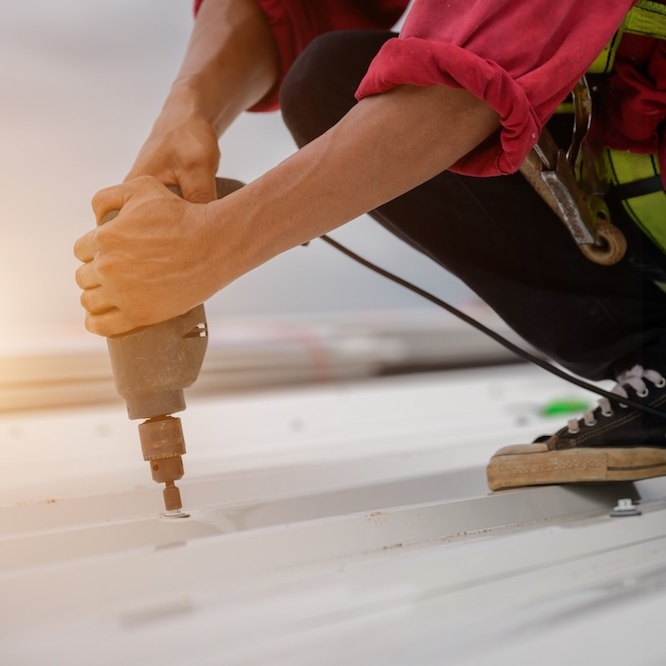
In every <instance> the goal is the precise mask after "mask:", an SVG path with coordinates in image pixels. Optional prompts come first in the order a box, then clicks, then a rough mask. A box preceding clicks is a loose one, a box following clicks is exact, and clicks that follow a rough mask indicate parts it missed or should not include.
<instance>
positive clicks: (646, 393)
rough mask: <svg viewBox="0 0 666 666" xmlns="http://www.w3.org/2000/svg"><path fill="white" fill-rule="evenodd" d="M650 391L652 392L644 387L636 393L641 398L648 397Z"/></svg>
mask: <svg viewBox="0 0 666 666" xmlns="http://www.w3.org/2000/svg"><path fill="white" fill-rule="evenodd" d="M648 393H650V391H648V390H647V389H643V390H642V391H637V392H636V395H637V396H638V397H639V398H646V397H647V395H648Z"/></svg>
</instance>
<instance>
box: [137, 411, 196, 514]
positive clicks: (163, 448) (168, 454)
mask: <svg viewBox="0 0 666 666" xmlns="http://www.w3.org/2000/svg"><path fill="white" fill-rule="evenodd" d="M139 438H140V439H141V451H142V453H143V459H144V460H145V461H146V462H149V463H150V472H151V474H152V477H153V481H155V482H156V483H164V484H166V487H165V488H164V491H163V494H164V506H165V508H166V510H167V511H175V510H178V509H180V508H181V507H182V502H181V499H180V491H179V490H178V488H177V487H176V485H175V484H174V482H175V481H177V480H178V479H181V478H182V477H183V474H184V469H183V459H182V458H181V456H182V455H184V453H185V438H184V437H183V429H182V427H181V423H180V419H179V418H176V417H173V416H165V417H162V418H157V419H148V420H147V421H144V422H143V423H142V424H140V425H139Z"/></svg>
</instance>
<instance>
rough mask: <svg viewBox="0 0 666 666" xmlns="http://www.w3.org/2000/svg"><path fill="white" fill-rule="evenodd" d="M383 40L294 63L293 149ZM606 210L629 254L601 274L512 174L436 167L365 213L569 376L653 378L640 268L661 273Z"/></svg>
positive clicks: (320, 42) (325, 50) (650, 287)
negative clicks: (468, 173) (639, 367)
mask: <svg viewBox="0 0 666 666" xmlns="http://www.w3.org/2000/svg"><path fill="white" fill-rule="evenodd" d="M391 36H393V35H392V34H391V33H389V32H385V31H361V30H358V31H356V30H354V31H340V32H333V33H329V34H327V35H324V36H322V37H320V38H318V39H317V40H315V42H313V43H312V44H311V45H310V46H309V47H308V48H307V49H306V51H305V52H304V53H303V54H302V55H301V56H300V57H299V59H298V60H297V61H296V63H295V64H294V66H293V67H292V69H291V71H290V73H289V75H288V77H287V79H286V81H285V83H284V86H283V88H282V94H281V108H282V113H283V116H284V119H285V122H286V124H287V126H288V128H289V130H290V131H291V133H292V134H293V136H294V139H295V140H296V142H297V144H298V145H299V146H302V145H304V144H306V143H308V142H309V141H312V140H313V139H314V138H316V137H318V136H319V135H321V134H322V133H323V132H325V131H326V130H327V129H329V128H330V127H331V126H332V125H334V124H335V123H337V121H338V120H339V119H340V118H341V117H342V116H343V115H345V114H346V113H347V112H348V111H349V109H350V108H351V107H352V106H353V105H354V104H355V100H354V92H355V90H356V88H357V86H358V84H359V82H360V80H361V78H362V77H363V75H364V74H365V72H366V70H367V68H368V66H369V63H370V61H371V60H372V58H373V57H374V56H375V54H376V53H377V51H378V50H379V48H380V47H381V45H382V44H383V43H384V42H385V41H386V40H387V39H388V38H390V37H391ZM554 122H555V121H554ZM558 122H561V121H558ZM549 128H550V129H551V131H552V132H553V134H554V135H555V136H556V137H557V135H558V134H562V129H563V128H562V127H558V126H556V125H555V124H553V125H552V127H551V126H549ZM567 131H568V128H567ZM565 133H566V132H565ZM568 138H569V137H568V136H567V142H568ZM611 206H612V210H611V214H612V220H613V222H614V223H615V224H617V225H618V226H621V227H622V228H623V229H624V230H625V232H626V235H627V236H628V241H629V251H628V254H627V257H626V258H625V259H623V260H622V261H620V262H619V263H617V264H615V265H614V266H610V267H607V266H598V265H596V264H594V263H592V262H591V261H589V260H588V259H586V258H585V257H584V256H583V255H582V254H581V252H580V251H579V250H578V248H577V247H576V245H575V243H574V241H573V240H572V238H571V236H570V234H569V232H568V231H567V230H566V228H565V226H564V224H563V223H562V222H561V221H560V220H559V219H558V218H557V217H556V216H555V215H554V214H553V213H552V212H551V210H550V209H549V208H548V206H547V205H546V204H544V202H543V201H542V200H541V198H540V197H539V196H538V195H537V194H536V193H535V192H534V191H533V190H532V188H531V186H530V185H529V184H528V183H527V182H526V181H525V180H524V179H523V177H522V176H521V175H519V174H515V175H511V176H501V177H493V178H473V177H465V176H459V175H456V174H453V173H450V172H448V171H447V172H444V173H441V174H440V175H438V176H436V177H435V178H433V179H432V180H430V181H428V182H426V183H424V184H423V185H421V186H419V187H417V188H415V189H414V190H412V191H411V192H408V193H407V194H405V195H403V196H401V197H398V198H397V199H394V200H393V201H391V202H389V203H387V204H386V205H384V206H382V207H380V208H379V209H377V210H375V211H372V212H371V215H372V217H373V218H375V219H376V220H377V221H378V222H380V223H381V224H382V225H383V226H384V227H386V228H387V229H389V230H390V231H392V232H393V233H394V234H396V235H397V236H399V237H400V238H401V239H403V240H404V241H405V242H407V243H409V244H410V245H411V246H413V247H415V248H417V249H418V250H420V251H421V252H423V253H424V254H426V255H427V256H429V257H431V258H432V259H433V260H434V261H436V262H437V263H438V264H440V265H441V266H442V267H443V268H445V269H446V270H448V271H450V272H451V273H453V274H454V275H456V276H457V277H458V278H460V279H461V280H462V281H463V282H465V283H466V284H467V285H468V286H469V287H470V288H471V289H472V290H473V291H474V292H475V293H476V294H478V295H479V297H481V298H482V299H483V300H484V301H485V302H486V303H488V304H489V305H490V306H491V307H492V308H493V309H494V310H495V311H496V312H497V313H498V314H499V315H500V316H501V317H502V319H503V320H504V321H506V322H507V324H508V325H509V326H511V327H512V328H513V329H514V330H515V331H516V332H517V333H518V334H519V335H521V336H522V337H523V338H524V339H525V340H527V341H528V342H529V343H530V344H532V345H533V346H534V347H535V348H537V349H539V350H541V351H542V352H543V353H544V354H546V355H547V356H548V357H550V358H551V359H552V360H554V361H556V362H558V363H560V364H561V365H563V366H564V367H566V368H567V369H569V370H570V371H572V372H574V373H576V374H578V375H581V376H583V377H587V378H589V379H594V380H597V379H605V378H615V376H616V375H617V373H618V372H621V371H622V370H625V369H628V368H629V367H632V366H633V365H634V364H636V363H641V364H643V365H644V366H646V367H649V368H655V369H661V370H662V372H663V371H666V294H665V293H664V292H662V291H661V290H660V289H659V288H658V287H656V286H655V284H654V282H653V280H652V277H651V270H652V269H654V270H657V271H659V270H663V269H664V266H663V261H662V259H663V257H662V256H660V253H659V252H658V251H656V249H655V248H654V247H653V246H652V245H650V243H649V242H648V241H647V239H645V238H644V237H643V235H642V234H641V233H640V232H638V231H637V230H636V228H635V227H634V225H633V224H632V223H631V222H630V221H629V220H628V219H627V218H626V216H625V215H624V212H623V211H622V210H621V208H619V207H618V206H613V205H612V204H611ZM613 209H614V210H613ZM665 223H666V221H665ZM646 246H649V247H646ZM641 267H642V268H641ZM650 267H652V268H650Z"/></svg>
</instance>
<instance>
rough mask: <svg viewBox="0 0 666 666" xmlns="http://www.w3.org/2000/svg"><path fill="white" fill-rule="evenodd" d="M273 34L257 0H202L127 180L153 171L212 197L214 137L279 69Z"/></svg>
mask: <svg viewBox="0 0 666 666" xmlns="http://www.w3.org/2000/svg"><path fill="white" fill-rule="evenodd" d="M279 66H280V65H279V55H278V50H277V46H276V43H275V40H274V38H273V34H272V32H271V30H270V27H269V25H268V21H267V19H266V17H265V16H264V14H263V12H262V11H261V10H260V9H259V7H258V6H257V3H256V2H255V0H206V2H204V3H203V5H202V6H201V9H200V11H199V14H198V16H197V20H196V22H195V25H194V29H193V31H192V35H191V38H190V42H189V44H188V48H187V51H186V54H185V57H184V60H183V63H182V65H181V68H180V71H179V72H178V75H177V77H176V79H175V81H174V83H173V85H172V87H171V91H170V93H169V95H168V97H167V99H166V101H165V103H164V106H163V108H162V111H161V113H160V115H159V117H158V118H157V120H156V122H155V124H154V126H153V129H152V131H151V133H150V136H149V137H148V139H147V140H146V142H145V143H144V145H143V147H142V148H141V150H140V152H139V154H138V156H137V158H136V160H135V162H134V165H133V166H132V168H131V170H130V172H129V174H128V175H127V178H126V180H130V179H132V178H135V177H137V176H143V175H152V176H155V177H156V178H158V179H159V180H161V181H162V182H163V183H165V184H168V185H179V186H180V188H181V190H182V192H183V196H184V197H185V198H186V199H187V200H189V201H194V202H198V203H205V202H207V201H211V200H212V199H214V198H215V173H216V172H217V167H218V163H219V159H220V153H219V147H218V139H219V137H220V135H221V134H222V133H223V132H224V130H226V129H227V127H228V126H229V125H230V124H231V123H232V122H233V120H234V119H235V118H236V117H237V116H238V115H239V114H240V113H241V112H243V111H244V110H245V109H247V108H249V107H251V106H252V105H254V104H256V103H257V102H258V101H260V100H261V99H262V98H263V97H265V96H266V95H267V94H268V93H269V92H270V90H271V89H272V88H273V87H274V86H275V84H276V82H277V80H278V74H279Z"/></svg>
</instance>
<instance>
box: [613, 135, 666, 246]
mask: <svg viewBox="0 0 666 666" xmlns="http://www.w3.org/2000/svg"><path fill="white" fill-rule="evenodd" d="M605 157H606V163H607V166H608V175H609V177H610V180H611V183H613V185H616V186H618V187H617V189H616V190H615V194H616V195H619V196H620V197H621V198H622V205H623V207H624V209H625V211H626V212H627V214H628V215H629V217H631V219H632V220H633V221H634V222H635V223H636V224H637V225H638V226H639V227H640V229H642V230H643V232H644V233H645V234H646V235H647V236H648V237H649V238H650V239H652V241H653V242H654V243H655V244H656V245H657V247H659V248H661V250H662V251H663V252H664V253H665V254H666V224H665V223H664V220H666V193H665V192H664V190H663V189H661V188H660V189H657V190H655V191H651V192H649V193H648V194H645V193H640V191H641V189H642V188H643V186H644V185H645V184H646V183H652V184H655V183H658V182H660V181H661V175H660V169H659V162H658V160H657V159H656V156H655V155H639V154H638V153H630V152H626V151H623V150H611V149H610V148H607V149H606V151H605ZM657 178H658V179H659V180H658V181H657V180H656V179H657ZM636 184H638V185H636ZM641 184H642V185H641ZM632 186H633V187H636V188H637V190H636V191H632V189H631V188H632ZM623 188H624V191H623ZM643 191H644V188H643ZM627 194H628V195H633V196H626V195H627Z"/></svg>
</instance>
